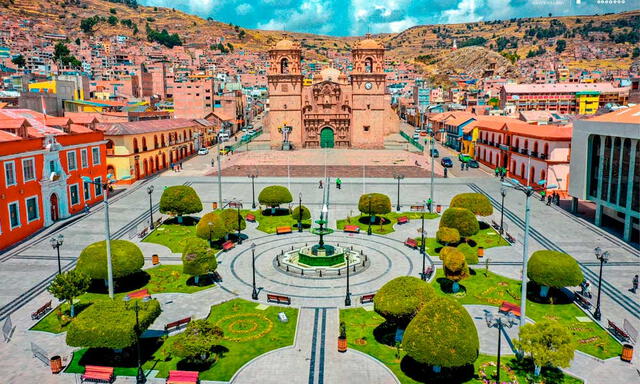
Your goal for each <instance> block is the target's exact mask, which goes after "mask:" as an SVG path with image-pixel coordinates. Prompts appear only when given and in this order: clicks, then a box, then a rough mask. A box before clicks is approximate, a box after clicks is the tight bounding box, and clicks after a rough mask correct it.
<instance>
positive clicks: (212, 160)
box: [211, 159, 216, 168]
mask: <svg viewBox="0 0 640 384" xmlns="http://www.w3.org/2000/svg"><path fill="white" fill-rule="evenodd" d="M215 163H216V161H215V160H214V159H211V167H212V168H213V165H214V164H215Z"/></svg>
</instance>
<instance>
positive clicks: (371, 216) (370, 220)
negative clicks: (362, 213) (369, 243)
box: [367, 194, 373, 236]
mask: <svg viewBox="0 0 640 384" xmlns="http://www.w3.org/2000/svg"><path fill="white" fill-rule="evenodd" d="M372 222H373V214H372V213H371V194H369V228H367V235H369V236H370V235H371V223H372Z"/></svg>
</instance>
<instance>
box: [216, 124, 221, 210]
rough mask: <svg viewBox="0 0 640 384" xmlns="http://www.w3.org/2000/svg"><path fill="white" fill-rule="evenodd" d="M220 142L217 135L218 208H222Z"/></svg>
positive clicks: (219, 137)
mask: <svg viewBox="0 0 640 384" xmlns="http://www.w3.org/2000/svg"><path fill="white" fill-rule="evenodd" d="M221 140H222V136H221V135H220V134H218V140H217V142H218V150H217V151H216V152H217V157H218V207H220V208H222V166H221V165H220V141H221Z"/></svg>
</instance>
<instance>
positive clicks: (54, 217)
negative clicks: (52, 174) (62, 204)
mask: <svg viewBox="0 0 640 384" xmlns="http://www.w3.org/2000/svg"><path fill="white" fill-rule="evenodd" d="M49 202H50V203H51V221H58V195H56V194H55V193H52V194H51V197H50V198H49Z"/></svg>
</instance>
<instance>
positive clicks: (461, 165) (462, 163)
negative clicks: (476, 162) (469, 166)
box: [460, 161, 464, 171]
mask: <svg viewBox="0 0 640 384" xmlns="http://www.w3.org/2000/svg"><path fill="white" fill-rule="evenodd" d="M460 170H461V171H464V161H461V162H460Z"/></svg>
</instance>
